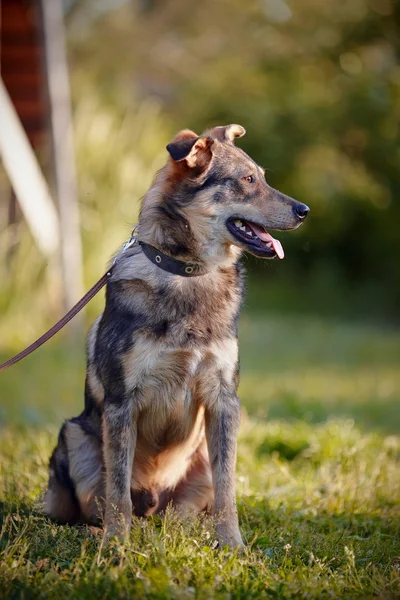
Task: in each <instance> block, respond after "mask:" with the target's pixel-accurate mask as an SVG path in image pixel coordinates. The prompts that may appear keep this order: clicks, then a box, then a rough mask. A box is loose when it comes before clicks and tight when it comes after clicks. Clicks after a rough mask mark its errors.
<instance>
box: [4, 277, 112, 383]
mask: <svg viewBox="0 0 400 600" xmlns="http://www.w3.org/2000/svg"><path fill="white" fill-rule="evenodd" d="M110 275H111V269H110V270H109V271H107V273H105V274H104V275H103V277H101V279H99V281H98V282H97V283H95V284H94V286H93V287H92V288H90V290H89V291H88V292H86V294H85V295H84V296H83V298H81V299H80V300H79V301H78V302H77V303H76V304H75V306H73V307H72V308H71V309H70V310H69V311H68V312H67V314H66V315H64V316H63V317H62V318H61V319H60V320H59V321H57V323H56V324H55V325H53V327H50V329H49V330H48V331H46V333H44V334H43V335H41V336H40V338H38V339H37V340H35V341H34V342H33V343H32V344H31V345H30V346H28V347H27V348H25V350H22V351H21V352H19V353H18V354H16V355H15V356H13V357H12V358H10V359H9V360H7V361H6V362H5V363H3V364H2V365H0V372H1V371H4V370H5V369H7V368H8V367H11V365H15V363H17V362H19V361H20V360H22V359H23V358H25V357H26V356H28V355H29V354H31V353H32V352H34V351H35V350H36V349H37V348H39V347H40V346H41V345H42V344H44V343H45V342H47V340H49V339H50V338H52V337H53V335H55V334H56V333H57V332H58V331H60V329H62V328H63V327H65V325H66V324H67V323H69V321H70V320H71V319H73V318H74V317H75V315H77V314H78V312H79V311H81V310H82V308H84V307H85V306H86V304H87V303H88V302H89V301H90V300H91V299H92V298H93V296H95V295H96V294H97V293H98V292H99V291H100V290H101V288H103V287H104V286H105V285H106V283H107V280H108V278H109V277H110Z"/></svg>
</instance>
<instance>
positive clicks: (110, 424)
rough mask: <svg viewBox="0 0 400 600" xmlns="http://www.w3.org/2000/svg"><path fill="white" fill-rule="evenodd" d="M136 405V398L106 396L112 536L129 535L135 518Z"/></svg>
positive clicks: (109, 531)
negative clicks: (132, 498)
mask: <svg viewBox="0 0 400 600" xmlns="http://www.w3.org/2000/svg"><path fill="white" fill-rule="evenodd" d="M132 406H133V404H132V400H124V401H119V399H118V400H116V399H114V398H106V399H105V403H104V414H103V438H104V463H105V470H106V511H105V529H106V533H107V536H108V537H112V536H113V535H117V536H119V537H126V536H127V535H128V534H129V529H130V524H131V521H132V501H131V493H130V481H131V475H132V464H133V457H134V452H135V446H136V420H135V419H134V414H133V408H132Z"/></svg>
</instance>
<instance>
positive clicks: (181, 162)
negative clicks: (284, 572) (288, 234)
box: [156, 125, 309, 260]
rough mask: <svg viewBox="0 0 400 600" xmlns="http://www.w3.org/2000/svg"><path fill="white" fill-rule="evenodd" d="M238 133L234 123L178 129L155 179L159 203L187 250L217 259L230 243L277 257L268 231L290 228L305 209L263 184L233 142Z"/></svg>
mask: <svg viewBox="0 0 400 600" xmlns="http://www.w3.org/2000/svg"><path fill="white" fill-rule="evenodd" d="M244 134H245V130H244V129H243V127H241V126H240V125H227V126H226V127H215V128H213V129H209V130H208V131H206V132H205V133H203V134H202V135H200V136H199V135H197V134H196V133H194V132H193V131H190V130H183V131H181V132H179V133H178V134H177V136H176V137H175V138H174V140H173V141H172V142H171V143H170V144H168V146H167V150H168V152H169V154H170V160H169V163H168V165H167V166H166V167H165V169H163V170H162V171H161V173H160V175H159V178H158V180H156V187H157V189H159V190H161V192H162V194H161V195H162V197H161V198H159V201H160V206H159V208H160V209H161V211H162V213H163V214H164V216H165V215H167V214H169V215H170V217H171V218H172V220H173V221H174V224H173V226H172V223H171V227H172V229H173V231H174V232H175V234H176V235H178V234H179V235H180V237H181V240H180V242H179V244H180V247H182V248H187V250H188V254H192V253H193V252H194V254H196V255H197V256H198V257H199V258H200V257H201V258H203V259H204V257H207V256H209V257H210V258H212V257H214V258H215V259H217V260H218V257H220V258H221V260H223V255H227V254H230V255H233V254H235V255H237V251H233V248H232V246H234V247H236V248H239V249H241V250H246V251H248V252H251V253H252V254H254V255H256V256H259V257H262V258H275V257H276V256H278V257H279V258H283V256H284V253H283V249H282V246H281V244H280V242H279V241H278V240H276V239H275V238H273V237H272V235H271V234H270V233H269V232H268V231H269V230H273V229H278V230H286V229H295V228H296V227H298V226H299V225H301V223H302V222H303V221H304V219H305V218H306V216H307V214H308V212H309V208H308V206H306V205H305V204H302V203H300V202H297V201H296V200H293V198H290V197H289V196H285V195H284V194H282V193H281V192H279V191H277V190H275V189H273V188H272V187H271V186H269V185H268V183H267V182H266V180H265V175H264V171H263V169H262V168H261V167H259V166H258V165H257V164H256V163H255V162H254V160H252V159H251V158H250V157H249V156H248V155H247V154H246V153H245V152H243V150H241V149H240V148H237V147H236V146H235V145H234V140H235V138H236V137H241V136H243V135H244ZM180 220H181V222H180ZM176 235H175V237H176ZM166 236H167V237H168V234H166ZM190 236H192V238H193V239H190ZM189 249H190V250H191V252H189ZM183 254H185V252H183Z"/></svg>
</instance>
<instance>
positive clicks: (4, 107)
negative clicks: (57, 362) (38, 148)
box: [0, 77, 60, 256]
mask: <svg viewBox="0 0 400 600" xmlns="http://www.w3.org/2000/svg"><path fill="white" fill-rule="evenodd" d="M0 156H1V158H2V161H3V163H4V167H5V170H6V173H7V174H8V177H9V179H10V182H11V185H12V188H13V190H14V192H15V195H16V197H17V199H18V202H19V204H20V206H21V210H22V212H23V214H24V217H25V219H26V221H27V223H28V226H29V228H30V230H31V232H32V235H33V238H34V240H35V242H36V244H37V246H38V248H39V250H40V251H41V252H42V253H43V254H44V255H45V256H51V255H53V254H54V253H55V252H56V251H57V249H58V246H59V242H60V236H59V226H58V216H57V211H56V209H55V207H54V204H53V202H52V200H51V196H50V192H49V189H48V186H47V183H46V180H45V179H44V177H43V173H42V171H41V170H40V167H39V164H38V162H37V160H36V156H35V153H34V152H33V150H32V146H31V145H30V143H29V140H28V138H27V135H26V133H25V131H24V129H23V127H22V125H21V122H20V120H19V118H18V115H17V113H16V110H15V108H14V105H13V103H12V102H11V99H10V96H9V95H8V92H7V90H6V87H5V85H4V83H3V80H2V79H1V77H0Z"/></svg>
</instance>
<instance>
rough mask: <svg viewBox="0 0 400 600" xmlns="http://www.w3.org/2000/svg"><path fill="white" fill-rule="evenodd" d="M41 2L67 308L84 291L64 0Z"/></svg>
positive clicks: (42, 0) (44, 0)
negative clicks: (63, 8)
mask: <svg viewBox="0 0 400 600" xmlns="http://www.w3.org/2000/svg"><path fill="white" fill-rule="evenodd" d="M41 6H42V15H43V30H44V45H45V59H46V67H47V81H48V91H49V100H50V115H51V132H52V143H53V155H54V170H55V182H56V191H57V200H58V207H59V215H60V231H61V261H62V269H63V282H64V286H63V287H64V299H65V308H66V309H69V308H71V306H73V305H74V304H75V303H76V302H77V300H78V299H79V298H80V297H81V296H82V294H83V274H82V244H81V236H80V224H79V208H78V199H77V186H76V173H75V164H74V142H73V131H72V117H71V101H70V89H69V77H68V64H67V55H66V45H65V32H64V23H63V10H62V1H61V0H41Z"/></svg>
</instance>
